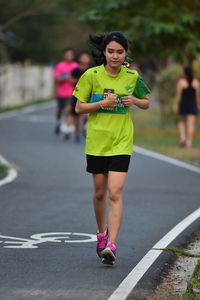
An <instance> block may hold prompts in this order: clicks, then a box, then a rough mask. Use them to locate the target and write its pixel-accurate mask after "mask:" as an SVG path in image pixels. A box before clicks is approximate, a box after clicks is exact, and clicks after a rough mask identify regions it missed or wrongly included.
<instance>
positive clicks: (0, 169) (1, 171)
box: [0, 162, 8, 179]
mask: <svg viewBox="0 0 200 300" xmlns="http://www.w3.org/2000/svg"><path fill="white" fill-rule="evenodd" d="M7 170H8V168H7V167H6V166H5V165H3V164H2V163H1V162H0V179H2V178H3V177H4V176H6V174H7Z"/></svg>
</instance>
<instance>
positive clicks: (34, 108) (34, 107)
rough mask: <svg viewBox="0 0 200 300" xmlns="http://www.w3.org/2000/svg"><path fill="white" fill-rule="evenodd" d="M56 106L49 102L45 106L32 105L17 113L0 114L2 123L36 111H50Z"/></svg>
mask: <svg viewBox="0 0 200 300" xmlns="http://www.w3.org/2000/svg"><path fill="white" fill-rule="evenodd" d="M54 106H55V102H54V101H53V102H49V103H45V104H40V105H31V106H28V107H25V108H21V109H18V110H15V111H10V112H5V113H1V114H0V121H1V120H4V119H8V118H13V117H16V116H19V115H21V114H29V113H32V112H35V111H38V110H39V111H42V110H45V109H49V108H52V107H54Z"/></svg>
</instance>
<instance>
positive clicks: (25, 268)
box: [0, 108, 200, 300]
mask: <svg viewBox="0 0 200 300" xmlns="http://www.w3.org/2000/svg"><path fill="white" fill-rule="evenodd" d="M53 129H54V108H49V109H42V110H37V111H33V112H31V113H19V114H18V115H16V116H13V117H10V118H5V119H0V154H1V155H3V156H4V157H5V158H6V159H7V160H9V161H10V162H11V163H13V164H14V165H15V167H16V169H17V171H18V177H17V179H16V180H15V181H14V182H12V183H11V184H8V185H5V186H2V187H0V212H1V218H0V228H1V229H0V299H1V300H12V299H14V300H24V299H25V300H29V299H30V300H31V299H40V300H43V299H45V300H46V299H48V300H54V299H58V300H64V299H74V300H79V299H80V300H83V299H91V300H104V299H108V298H109V296H110V295H111V294H112V293H113V291H114V290H115V289H116V288H117V287H118V286H119V284H120V283H121V281H122V280H123V279H124V278H125V277H126V276H127V275H128V273H129V272H130V271H131V270H132V269H133V268H134V266H135V265H136V264H137V263H138V262H139V261H140V260H141V259H142V257H143V256H144V255H145V254H146V253H147V252H148V251H149V249H151V247H152V246H153V245H154V244H155V243H156V242H157V241H158V240H160V239H161V238H162V237H163V236H164V235H165V234H166V233H167V232H168V231H169V230H171V229H172V228H173V227H174V226H175V225H176V224H177V223H178V222H180V221H181V220H182V219H184V218H185V217H186V216H188V215H189V214H190V213H192V212H193V211H195V210H196V209H198V208H199V206H200V205H199V204H200V201H199V199H200V197H199V195H200V184H199V175H198V174H196V173H194V172H191V171H189V170H184V169H182V168H179V167H177V166H173V165H171V164H168V163H166V162H162V161H159V160H156V159H153V158H150V157H146V156H143V155H140V154H137V153H136V154H134V155H133V157H132V161H131V166H130V171H129V174H128V177H127V181H126V187H125V192H124V216H123V224H122V228H121V232H120V236H119V239H118V244H117V245H118V255H117V261H116V265H115V266H114V267H106V266H104V265H102V264H101V262H100V261H99V260H98V258H97V256H96V252H95V247H96V242H94V241H93V240H90V241H89V242H87V241H86V242H85V240H88V239H90V238H92V237H93V235H95V234H96V223H95V219H94V214H93V209H92V204H91V195H92V182H91V178H90V175H89V174H87V173H86V172H85V156H84V141H82V143H80V144H76V143H74V141H73V140H69V141H63V137H62V136H59V137H57V136H55V135H54V134H53ZM198 229H199V222H195V223H194V224H193V225H192V226H190V228H188V230H186V231H184V232H183V233H182V234H181V236H180V237H179V238H178V239H176V240H175V241H174V243H173V245H176V246H177V245H180V244H184V243H186V242H187V241H188V240H189V239H190V237H191V236H192V234H193V233H195V232H197V231H198ZM39 233H43V235H42V236H40V237H38V236H35V237H34V236H33V235H35V234H39ZM57 233H59V234H57ZM67 233H69V234H67ZM70 233H75V234H70ZM78 233H82V234H83V235H78ZM45 234H47V235H45ZM87 234H89V235H90V234H91V236H87ZM31 236H33V237H32V238H31ZM45 237H47V238H46V240H45ZM49 237H51V238H52V237H53V238H54V241H49ZM17 238H18V239H17ZM23 239H24V240H23ZM73 240H74V242H73ZM35 241H36V242H35ZM37 241H38V242H37ZM58 241H60V242H58ZM69 241H72V242H69ZM77 241H78V242H77ZM168 259H169V255H168V254H163V255H161V257H160V258H159V259H158V260H157V261H156V263H155V264H154V265H153V266H152V267H151V268H150V269H149V271H148V272H147V273H146V274H145V276H143V278H142V279H141V280H140V282H139V284H138V285H137V286H136V288H135V289H134V290H133V292H132V293H131V295H130V296H129V299H134V300H136V299H139V300H142V299H147V298H146V296H147V295H148V294H149V293H150V292H151V290H152V289H153V287H154V286H155V284H156V283H157V281H158V279H159V278H160V276H161V274H162V271H163V270H164V268H165V265H166V262H167V261H168Z"/></svg>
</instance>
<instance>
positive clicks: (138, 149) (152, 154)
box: [133, 146, 200, 173]
mask: <svg viewBox="0 0 200 300" xmlns="http://www.w3.org/2000/svg"><path fill="white" fill-rule="evenodd" d="M133 150H134V151H135V152H137V153H140V154H143V155H146V156H149V157H152V158H155V159H158V160H161V161H164V162H167V163H169V164H172V165H175V166H177V167H180V168H184V169H187V170H190V171H192V172H196V173H200V168H199V167H196V166H193V165H191V164H188V163H185V162H183V161H180V160H178V159H175V158H172V157H169V156H167V155H164V154H160V153H157V152H154V151H151V150H147V149H144V148H141V147H138V146H134V147H133Z"/></svg>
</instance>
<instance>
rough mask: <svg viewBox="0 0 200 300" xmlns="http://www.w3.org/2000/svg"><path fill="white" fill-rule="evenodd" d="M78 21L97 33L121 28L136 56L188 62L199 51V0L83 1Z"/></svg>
mask: <svg viewBox="0 0 200 300" xmlns="http://www.w3.org/2000/svg"><path fill="white" fill-rule="evenodd" d="M84 3H85V5H84V6H83V12H82V20H85V21H86V22H88V24H90V26H91V27H92V28H94V29H95V30H96V31H97V32H101V31H109V30H122V31H123V32H125V33H126V34H127V36H128V38H129V39H130V42H131V46H132V51H134V54H135V55H136V56H137V57H144V56H145V57H148V58H149V57H154V58H156V59H160V61H162V60H163V59H165V58H167V57H169V56H173V57H175V58H176V59H178V60H180V61H187V63H191V62H192V60H193V59H194V57H195V56H196V55H197V53H198V52H199V51H200V1H199V0H193V1H191V0H169V1H165V0H152V1H149V0H143V1H142V2H141V1H139V0H123V1H121V0H109V1H108V0H101V1H99V0H85V1H84Z"/></svg>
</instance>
